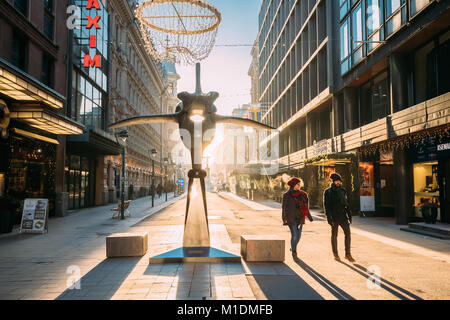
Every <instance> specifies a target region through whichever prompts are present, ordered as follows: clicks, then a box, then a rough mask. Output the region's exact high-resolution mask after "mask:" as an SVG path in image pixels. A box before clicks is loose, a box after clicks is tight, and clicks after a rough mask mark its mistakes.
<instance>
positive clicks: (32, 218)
mask: <svg viewBox="0 0 450 320" xmlns="http://www.w3.org/2000/svg"><path fill="white" fill-rule="evenodd" d="M47 224H48V199H25V202H24V204H23V213H22V222H21V224H20V233H46V232H48V225H47Z"/></svg>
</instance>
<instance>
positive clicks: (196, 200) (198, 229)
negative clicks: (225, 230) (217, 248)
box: [183, 170, 210, 248]
mask: <svg viewBox="0 0 450 320" xmlns="http://www.w3.org/2000/svg"><path fill="white" fill-rule="evenodd" d="M205 175H206V172H205V171H204V170H191V171H189V175H188V176H189V183H188V196H187V200H186V216H185V222H184V234H183V247H184V248H193V247H209V245H210V237H209V226H208V215H207V207H206V189H205Z"/></svg>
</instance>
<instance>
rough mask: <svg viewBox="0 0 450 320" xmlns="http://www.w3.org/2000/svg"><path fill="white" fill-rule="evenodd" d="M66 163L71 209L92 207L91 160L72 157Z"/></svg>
mask: <svg viewBox="0 0 450 320" xmlns="http://www.w3.org/2000/svg"><path fill="white" fill-rule="evenodd" d="M67 158H68V163H66V181H67V182H66V183H67V185H68V188H67V192H68V193H69V209H80V208H85V207H88V206H90V203H89V201H88V199H89V189H90V183H89V176H90V174H89V160H88V158H86V157H80V156H78V155H71V156H70V157H67Z"/></svg>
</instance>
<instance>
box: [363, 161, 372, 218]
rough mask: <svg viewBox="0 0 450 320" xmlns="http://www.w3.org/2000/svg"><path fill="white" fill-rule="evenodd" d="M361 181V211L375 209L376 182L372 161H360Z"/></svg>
mask: <svg viewBox="0 0 450 320" xmlns="http://www.w3.org/2000/svg"><path fill="white" fill-rule="evenodd" d="M359 181H360V185H359V198H360V204H361V211H363V212H368V211H375V184H374V178H373V163H372V162H360V163H359Z"/></svg>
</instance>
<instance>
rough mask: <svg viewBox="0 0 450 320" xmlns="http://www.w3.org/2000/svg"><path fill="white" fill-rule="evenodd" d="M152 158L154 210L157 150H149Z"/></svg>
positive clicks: (153, 202) (153, 201)
mask: <svg viewBox="0 0 450 320" xmlns="http://www.w3.org/2000/svg"><path fill="white" fill-rule="evenodd" d="M149 153H150V157H151V158H152V208H153V207H154V206H155V157H156V154H157V153H158V151H156V149H152V150H149Z"/></svg>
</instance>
